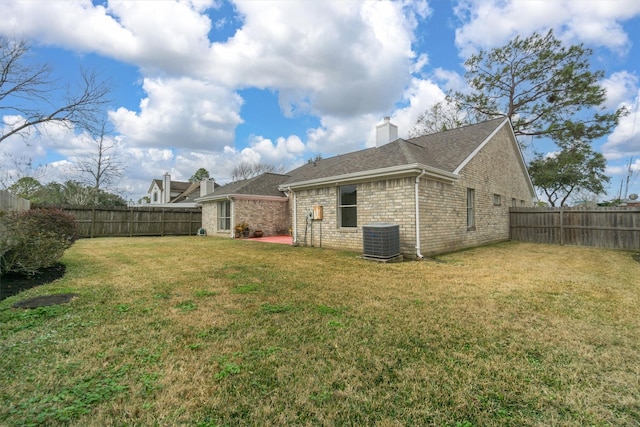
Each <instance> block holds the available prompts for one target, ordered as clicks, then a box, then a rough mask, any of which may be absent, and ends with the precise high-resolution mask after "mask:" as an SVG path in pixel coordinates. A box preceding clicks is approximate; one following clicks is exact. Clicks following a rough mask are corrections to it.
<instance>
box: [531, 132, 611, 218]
mask: <svg viewBox="0 0 640 427" xmlns="http://www.w3.org/2000/svg"><path fill="white" fill-rule="evenodd" d="M605 167H606V161H605V158H604V156H603V155H602V154H601V153H597V152H595V151H593V150H592V149H591V146H590V145H589V144H588V143H586V142H582V141H580V142H573V143H571V144H566V143H563V144H561V150H560V152H559V153H557V154H556V155H555V156H548V157H544V156H543V155H541V154H538V155H537V156H536V158H535V159H534V160H533V161H532V162H531V163H530V165H529V174H530V175H531V181H532V182H533V185H534V186H536V187H537V188H539V189H540V190H542V192H544V194H545V196H546V197H547V200H548V201H549V204H550V205H551V206H558V205H559V206H564V205H565V204H566V203H567V200H569V197H570V196H571V195H572V194H575V193H577V192H581V191H586V192H589V193H591V194H594V195H599V194H604V193H605V188H604V184H605V183H608V182H609V180H610V178H609V177H608V176H606V175H605V174H604V171H605Z"/></svg>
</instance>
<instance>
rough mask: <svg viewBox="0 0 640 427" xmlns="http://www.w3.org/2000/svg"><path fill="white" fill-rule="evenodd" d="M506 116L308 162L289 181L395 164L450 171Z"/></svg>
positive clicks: (337, 174)
mask: <svg viewBox="0 0 640 427" xmlns="http://www.w3.org/2000/svg"><path fill="white" fill-rule="evenodd" d="M504 121H505V118H498V119H493V120H489V121H486V122H482V123H478V124H474V125H468V126H464V127H461V128H457V129H452V130H448V131H444V132H440V133H436V134H432V135H425V136H421V137H418V138H411V139H407V140H404V139H397V140H395V141H393V142H390V143H388V144H385V145H383V146H381V147H375V148H368V149H365V150H360V151H354V152H352V153H347V154H341V155H339V156H335V157H329V158H327V159H320V160H318V161H317V162H312V163H308V164H306V165H304V166H301V167H299V168H297V169H294V170H293V171H291V172H289V173H288V174H289V175H290V178H289V179H288V180H287V181H286V182H285V183H284V185H283V187H284V186H286V185H288V184H293V183H298V182H305V181H312V180H317V179H322V178H329V177H334V176H341V175H348V174H353V173H358V172H365V171H369V170H377V169H384V168H389V167H394V166H403V165H411V164H421V165H425V166H428V167H432V168H436V169H440V170H442V171H445V172H449V173H452V172H453V171H455V170H456V168H457V167H458V166H459V165H460V164H461V163H462V162H464V161H465V160H466V159H467V157H468V156H469V155H470V154H471V153H473V151H474V150H475V149H476V148H478V147H479V146H480V144H482V142H483V141H485V139H486V138H487V137H489V136H490V135H491V134H492V133H493V132H494V131H495V130H496V129H497V128H498V127H499V126H501V125H502V124H503V123H504Z"/></svg>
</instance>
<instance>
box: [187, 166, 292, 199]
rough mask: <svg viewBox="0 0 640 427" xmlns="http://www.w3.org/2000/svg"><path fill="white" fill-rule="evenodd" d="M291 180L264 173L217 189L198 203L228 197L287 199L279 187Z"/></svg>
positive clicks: (284, 176)
mask: <svg viewBox="0 0 640 427" xmlns="http://www.w3.org/2000/svg"><path fill="white" fill-rule="evenodd" d="M288 178H289V175H281V174H277V173H270V172H267V173H263V174H262V175H258V176H254V177H253V178H249V179H243V180H241V181H234V182H230V183H229V184H226V185H223V186H221V187H219V188H216V190H215V192H214V193H211V194H207V195H206V196H203V197H199V198H197V199H196V201H197V202H206V201H208V200H217V199H226V198H227V197H228V196H259V197H286V196H285V194H284V193H283V192H282V191H279V190H278V187H279V186H280V185H281V184H282V183H283V182H285V181H286V180H287V179H288Z"/></svg>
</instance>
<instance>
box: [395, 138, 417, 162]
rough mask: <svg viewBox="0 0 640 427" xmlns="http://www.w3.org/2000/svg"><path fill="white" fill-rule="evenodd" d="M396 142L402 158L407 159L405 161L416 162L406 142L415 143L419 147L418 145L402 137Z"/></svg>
mask: <svg viewBox="0 0 640 427" xmlns="http://www.w3.org/2000/svg"><path fill="white" fill-rule="evenodd" d="M398 144H399V145H400V151H401V152H402V155H403V156H404V158H405V159H406V160H407V163H418V160H417V159H416V158H415V156H414V155H413V153H412V152H411V150H409V147H408V144H412V145H415V146H416V147H420V146H419V145H417V144H413V143H411V142H409V141H407V140H405V139H402V138H401V139H398ZM420 148H422V147H420Z"/></svg>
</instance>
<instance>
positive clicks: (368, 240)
mask: <svg viewBox="0 0 640 427" xmlns="http://www.w3.org/2000/svg"><path fill="white" fill-rule="evenodd" d="M362 246H363V248H364V253H363V256H364V257H365V258H377V259H391V258H395V257H397V256H399V255H400V226H399V225H397V224H387V223H375V224H369V225H363V226H362Z"/></svg>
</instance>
